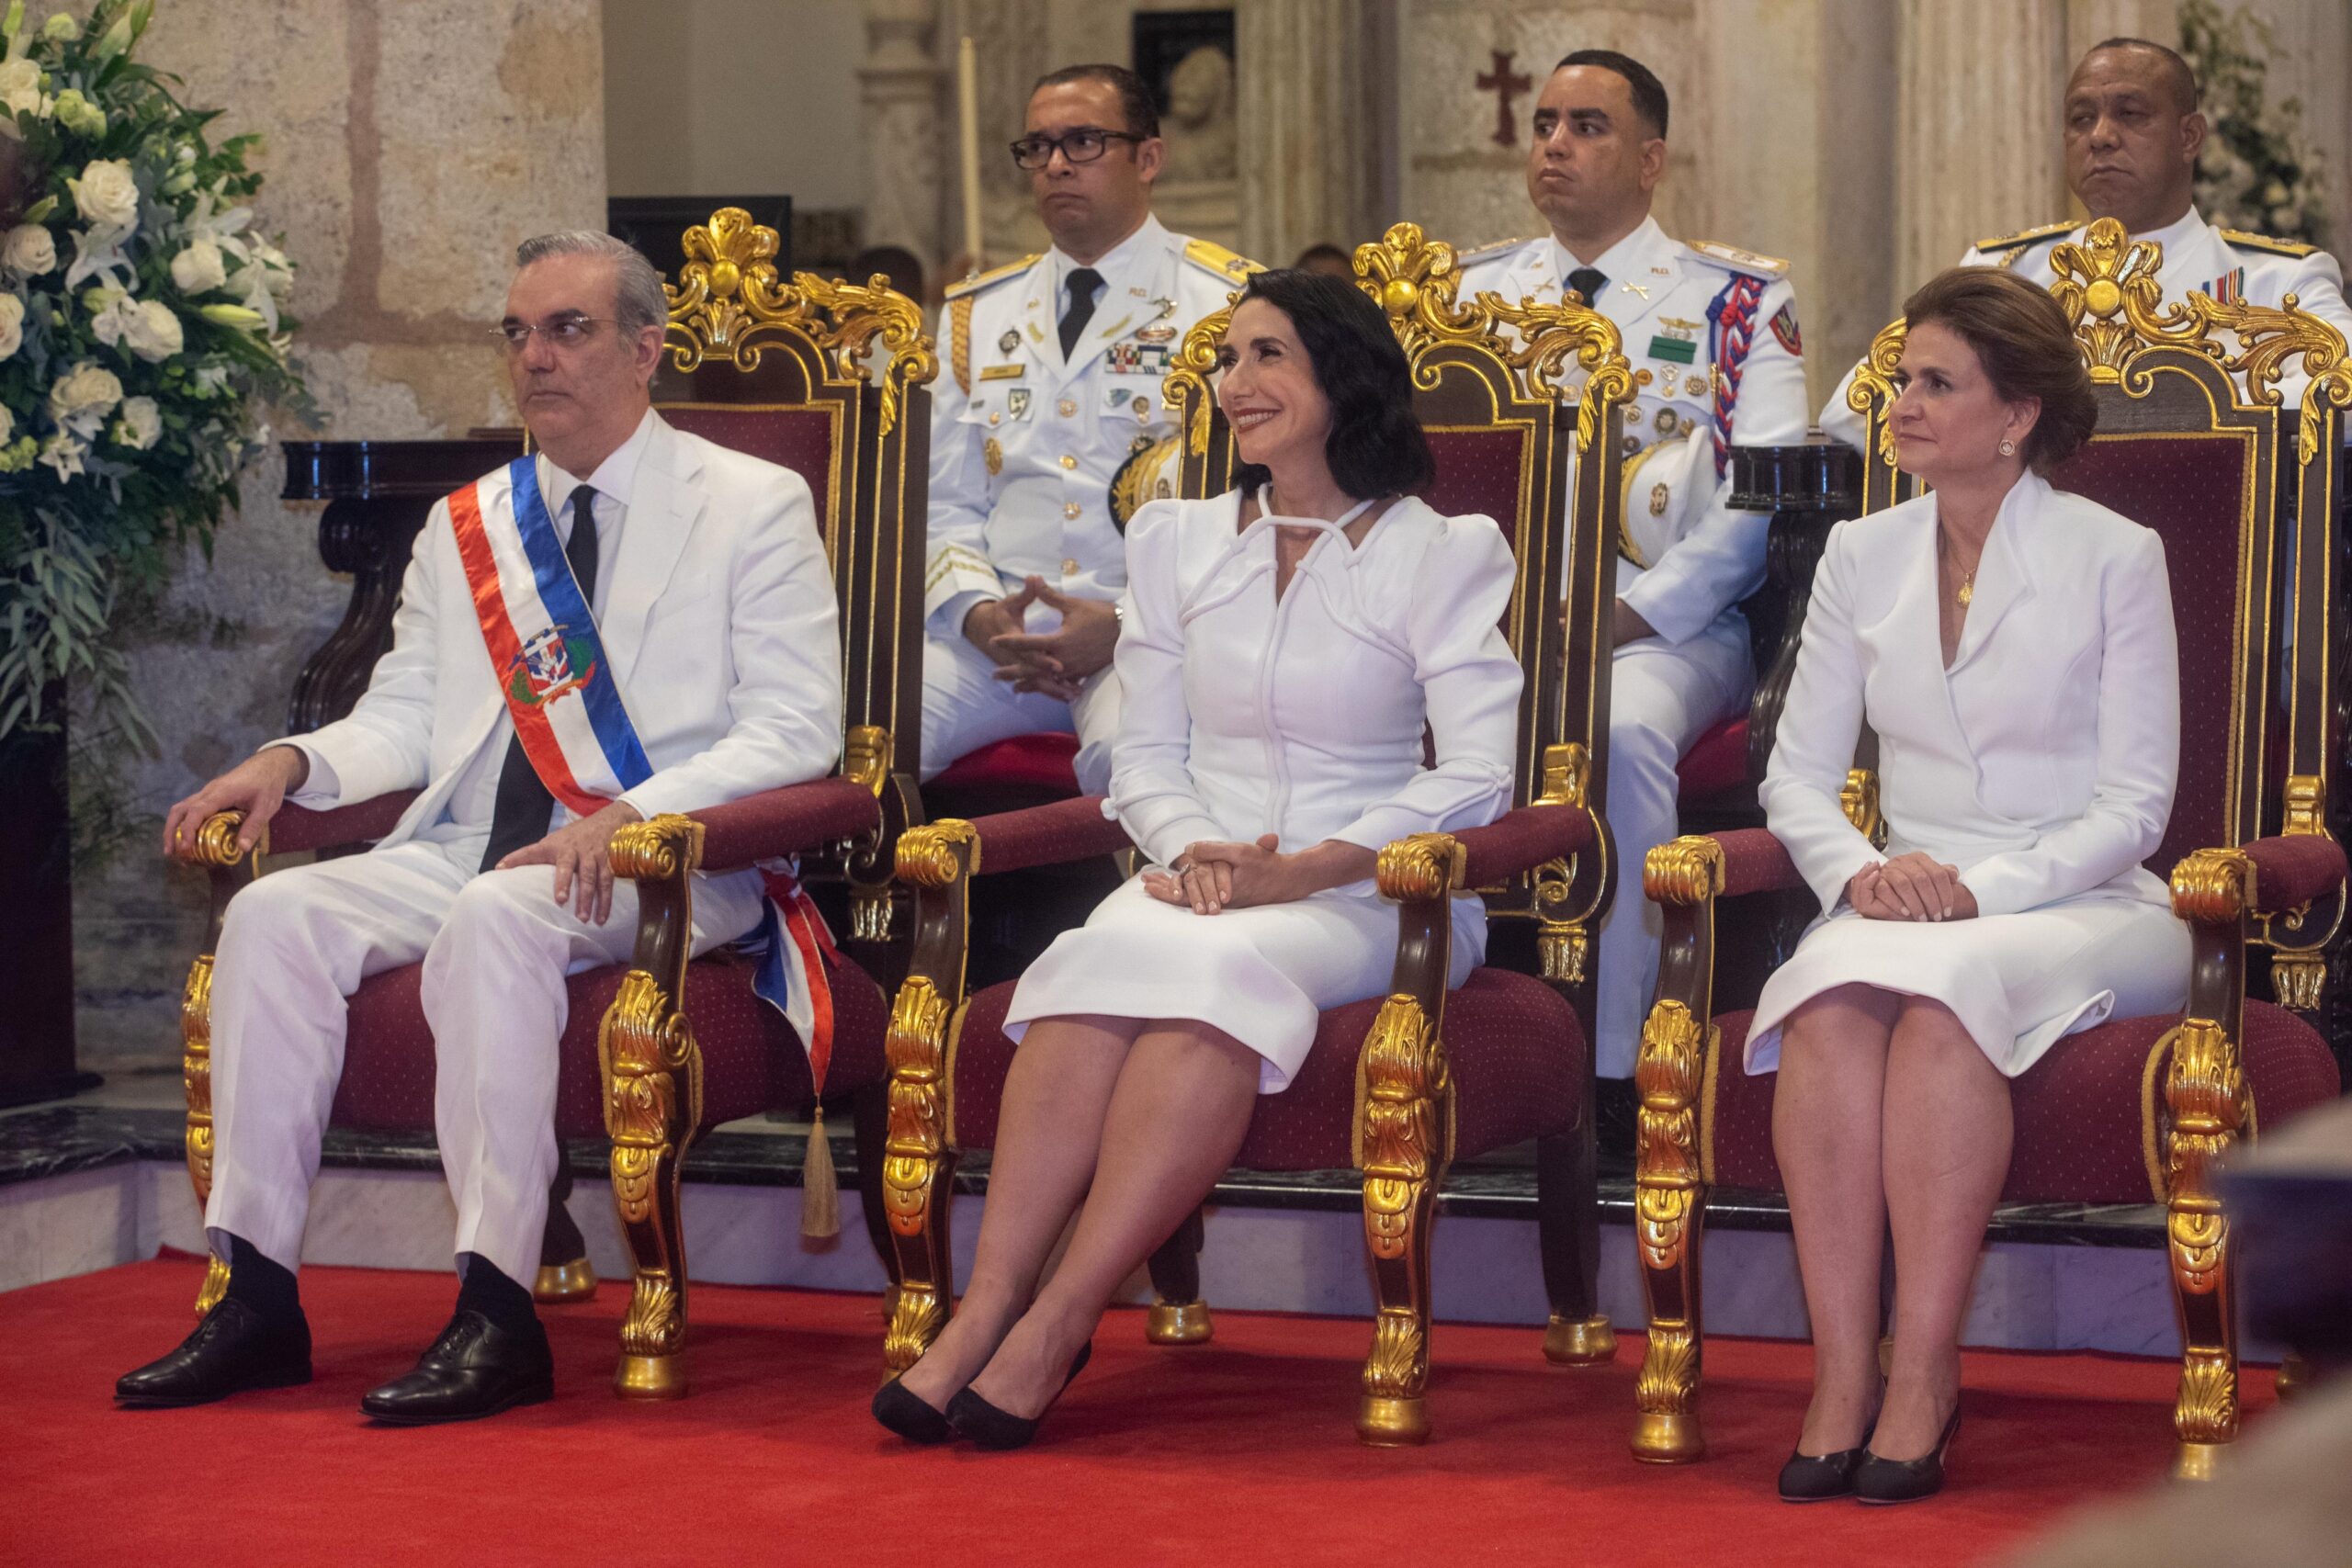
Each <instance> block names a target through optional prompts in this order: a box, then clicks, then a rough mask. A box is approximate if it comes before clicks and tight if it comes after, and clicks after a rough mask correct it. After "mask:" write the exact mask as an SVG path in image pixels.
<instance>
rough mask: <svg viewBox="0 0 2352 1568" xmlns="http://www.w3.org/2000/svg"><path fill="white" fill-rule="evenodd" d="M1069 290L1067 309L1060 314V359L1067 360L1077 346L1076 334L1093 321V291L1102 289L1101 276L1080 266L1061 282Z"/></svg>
mask: <svg viewBox="0 0 2352 1568" xmlns="http://www.w3.org/2000/svg"><path fill="white" fill-rule="evenodd" d="M1062 287H1063V288H1067V289H1069V310H1064V311H1063V312H1062V358H1063V359H1064V360H1068V359H1069V351H1070V350H1071V349H1073V348H1075V347H1077V346H1078V334H1079V333H1082V332H1084V331H1085V330H1086V323H1087V322H1089V321H1092V320H1093V319H1094V291H1095V290H1096V289H1097V288H1102V287H1103V275H1102V274H1101V273H1099V272H1097V271H1095V270H1094V269H1093V268H1092V267H1091V266H1081V267H1080V268H1078V269H1077V270H1075V271H1073V272H1072V273H1071V274H1070V275H1069V276H1068V277H1066V278H1064V279H1063V280H1062Z"/></svg>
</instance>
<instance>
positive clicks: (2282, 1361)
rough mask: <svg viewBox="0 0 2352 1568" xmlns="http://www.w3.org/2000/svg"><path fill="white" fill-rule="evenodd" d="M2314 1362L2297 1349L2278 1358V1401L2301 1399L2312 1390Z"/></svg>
mask: <svg viewBox="0 0 2352 1568" xmlns="http://www.w3.org/2000/svg"><path fill="white" fill-rule="evenodd" d="M2311 1382H2312V1364H2311V1363H2310V1362H2309V1361H2307V1360H2305V1359H2303V1358H2302V1356H2301V1354H2300V1353H2299V1352H2296V1351H2293V1350H2290V1351H2288V1352H2287V1353H2286V1354H2285V1355H2284V1356H2282V1357H2280V1358H2279V1360H2278V1402H2279V1403H2280V1404H2285V1403H2286V1402H2287V1401H2289V1400H2290V1399H2301V1397H2302V1396H2303V1395H2304V1394H2306V1393H2310V1392H2311Z"/></svg>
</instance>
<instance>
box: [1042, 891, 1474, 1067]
mask: <svg viewBox="0 0 2352 1568" xmlns="http://www.w3.org/2000/svg"><path fill="white" fill-rule="evenodd" d="M1486 953H1487V911H1486V907H1485V906H1484V905H1483V904H1481V903H1480V902H1479V901H1478V900H1477V899H1476V898H1456V899H1454V900H1453V963H1452V964H1451V965H1450V966H1449V973H1448V975H1447V976H1446V984H1447V985H1448V986H1449V987H1453V986H1459V985H1461V984H1462V982H1463V981H1464V980H1466V979H1468V978H1469V977H1470V971H1471V970H1473V969H1475V968H1476V967H1477V966H1478V964H1480V962H1481V961H1483V960H1484V959H1485V957H1486ZM1396 964H1397V906H1396V905H1394V904H1392V903H1390V902H1389V901H1388V900H1387V899H1385V898H1383V897H1381V896H1380V894H1379V893H1378V891H1377V890H1375V889H1374V887H1373V886H1372V884H1370V883H1369V882H1363V883H1357V884H1354V885H1353V886H1349V887H1340V888H1332V889H1329V890H1328V891H1325V892H1322V893H1317V894H1315V895H1314V896H1312V897H1306V898H1302V899H1299V900H1298V901H1296V902H1295V903H1289V904H1261V905H1257V906H1255V907H1253V908H1247V909H1227V910H1225V911H1223V912H1222V913H1219V914H1215V915H1196V914H1194V913H1193V911H1192V909H1191V908H1189V907H1188V906H1184V905H1179V904H1163V903H1161V902H1160V901H1159V899H1157V898H1154V897H1151V895H1150V894H1148V893H1147V892H1145V891H1144V886H1143V878H1141V877H1140V876H1138V877H1134V878H1131V879H1129V880H1128V881H1126V882H1125V883H1123V884H1122V885H1121V886H1119V888H1118V889H1117V891H1115V892H1114V893H1113V894H1112V895H1111V896H1110V897H1107V898H1105V899H1103V902H1102V903H1100V904H1098V905H1096V906H1095V907H1094V912H1093V913H1092V914H1091V915H1089V916H1088V917H1087V919H1086V924H1084V925H1083V926H1080V928H1079V929H1078V930H1076V931H1064V932H1063V933H1062V934H1061V935H1059V936H1057V937H1056V938H1055V939H1054V944H1053V946H1051V947H1049V948H1047V949H1046V953H1045V956H1043V957H1042V958H1040V959H1038V960H1037V962H1036V963H1035V964H1031V965H1030V966H1029V969H1028V972H1027V973H1026V974H1024V975H1023V976H1021V983H1020V985H1019V987H1017V988H1016V989H1015V990H1014V991H1013V993H1012V1008H1011V1009H1010V1010H1008V1011H1007V1013H1006V1015H1005V1021H1004V1032H1005V1033H1006V1034H1007V1035H1008V1036H1010V1037H1011V1038H1012V1039H1013V1040H1014V1041H1016V1042H1017V1041H1019V1040H1020V1038H1021V1037H1022V1035H1023V1033H1025V1032H1027V1030H1028V1027H1029V1025H1030V1024H1032V1023H1034V1022H1035V1021H1037V1020H1039V1019H1041V1018H1058V1017H1065V1016H1068V1015H1069V1014H1073V1013H1095V1014H1100V1015H1103V1016H1104V1017H1109V1018H1141V1019H1154V1018H1181V1019H1189V1020H1192V1021H1195V1022H1200V1023H1205V1024H1208V1025H1209V1026H1211V1027H1212V1028H1215V1029H1221V1030H1223V1031H1224V1032H1226V1033H1227V1034H1230V1035H1232V1036H1233V1037H1234V1038H1235V1039H1236V1040H1238V1041H1240V1042H1241V1043H1243V1044H1244V1045H1247V1046H1249V1047H1250V1049H1251V1050H1252V1051H1255V1052H1257V1053H1258V1055H1261V1056H1262V1057H1264V1058H1265V1060H1264V1062H1263V1064H1262V1065H1261V1067H1260V1069H1259V1073H1258V1092H1259V1093H1261V1094H1279V1093H1281V1092H1282V1091H1283V1089H1288V1088H1289V1087H1290V1080H1291V1078H1292V1077H1294V1076H1295V1074H1296V1073H1297V1071H1298V1069H1299V1066H1300V1065H1301V1064H1302V1063H1304V1062H1305V1061H1306V1053H1307V1052H1308V1050H1310V1049H1311V1048H1312V1047H1313V1046H1314V1044H1315V1031H1316V1025H1317V1020H1318V1017H1319V1015H1320V1014H1321V1013H1323V1012H1324V1011H1325V1010H1328V1009H1330V1008H1337V1007H1345V1006H1347V1005H1348V1004H1349V1003H1350V1002H1360V1001H1363V1000H1365V999H1367V998H1372V997H1376V996H1380V995H1382V994H1384V993H1385V992H1386V991H1387V989H1388V986H1389V981H1390V979H1391V977H1392V976H1393V974H1394V972H1395V969H1396Z"/></svg>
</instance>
